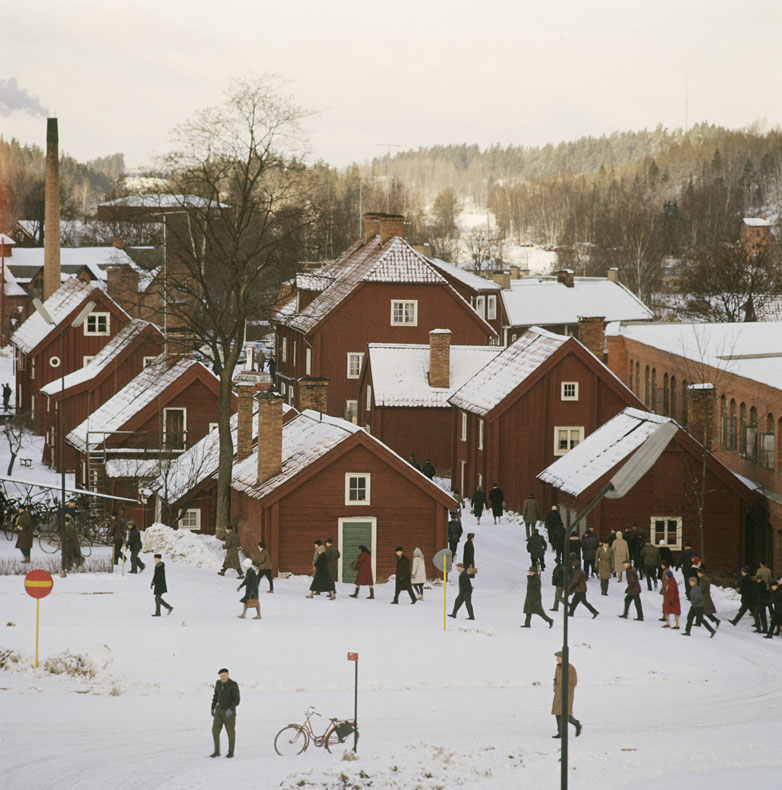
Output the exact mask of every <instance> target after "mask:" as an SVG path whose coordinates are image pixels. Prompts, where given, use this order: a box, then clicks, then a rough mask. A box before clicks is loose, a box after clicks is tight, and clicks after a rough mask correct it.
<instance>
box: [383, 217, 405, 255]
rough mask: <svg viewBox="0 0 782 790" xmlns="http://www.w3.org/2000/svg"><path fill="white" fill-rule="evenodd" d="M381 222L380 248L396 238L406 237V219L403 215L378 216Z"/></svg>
mask: <svg viewBox="0 0 782 790" xmlns="http://www.w3.org/2000/svg"><path fill="white" fill-rule="evenodd" d="M377 216H378V218H379V220H380V246H381V247H382V246H383V245H384V244H385V243H386V242H387V241H388V240H389V239H392V238H393V237H394V236H401V237H403V238H404V235H405V218H404V216H403V215H402V214H378V215H377Z"/></svg>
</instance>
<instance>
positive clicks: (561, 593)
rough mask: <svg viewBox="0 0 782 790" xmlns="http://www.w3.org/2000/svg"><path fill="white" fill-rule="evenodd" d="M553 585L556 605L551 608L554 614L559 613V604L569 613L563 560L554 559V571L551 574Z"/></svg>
mask: <svg viewBox="0 0 782 790" xmlns="http://www.w3.org/2000/svg"><path fill="white" fill-rule="evenodd" d="M551 583H552V584H553V585H554V605H553V606H552V607H551V611H552V612H558V611H559V602H560V601H562V605H563V606H564V608H565V611H567V608H568V605H567V601H566V600H565V569H564V568H563V567H562V559H561V558H560V557H555V558H554V571H553V572H552V574H551Z"/></svg>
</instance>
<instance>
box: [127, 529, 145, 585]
mask: <svg viewBox="0 0 782 790" xmlns="http://www.w3.org/2000/svg"><path fill="white" fill-rule="evenodd" d="M128 550H129V551H130V573H138V572H139V571H143V570H144V568H146V567H147V566H146V564H145V563H143V562H142V561H141V560H140V559H139V556H138V555H139V554H140V553H141V533H140V532H139V531H138V527H137V526H136V522H135V521H128Z"/></svg>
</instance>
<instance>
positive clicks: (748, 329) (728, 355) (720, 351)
mask: <svg viewBox="0 0 782 790" xmlns="http://www.w3.org/2000/svg"><path fill="white" fill-rule="evenodd" d="M606 334H607V335H621V336H622V337H626V338H628V339H629V340H635V341H637V342H638V343H643V344H644V345H647V346H652V347H653V348H657V349H659V350H661V351H665V352H667V353H669V354H676V355H678V356H680V357H684V358H685V359H689V360H691V361H692V362H694V363H696V364H697V365H702V364H706V365H710V366H711V367H714V368H716V369H717V370H720V371H725V372H727V373H730V374H733V375H736V376H742V377H744V378H746V379H750V380H752V381H757V382H759V383H761V384H766V385H768V386H770V387H774V388H776V389H780V390H782V322H779V321H774V322H771V321H769V322H749V323H732V324H731V323H723V324H611V325H609V326H608V327H606ZM712 383H714V382H712Z"/></svg>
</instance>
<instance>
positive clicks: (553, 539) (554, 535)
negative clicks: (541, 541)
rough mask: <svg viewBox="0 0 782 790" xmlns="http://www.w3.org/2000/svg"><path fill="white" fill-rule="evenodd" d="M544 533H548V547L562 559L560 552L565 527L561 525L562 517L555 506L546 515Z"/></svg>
mask: <svg viewBox="0 0 782 790" xmlns="http://www.w3.org/2000/svg"><path fill="white" fill-rule="evenodd" d="M544 524H545V526H546V532H547V533H548V542H549V546H551V548H552V549H553V550H554V553H555V554H556V556H557V557H559V559H560V560H561V559H562V550H563V548H564V545H565V525H564V524H563V523H562V516H560V515H559V510H558V509H557V506H556V505H552V506H551V510H549V512H548V513H546V520H545V521H544Z"/></svg>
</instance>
